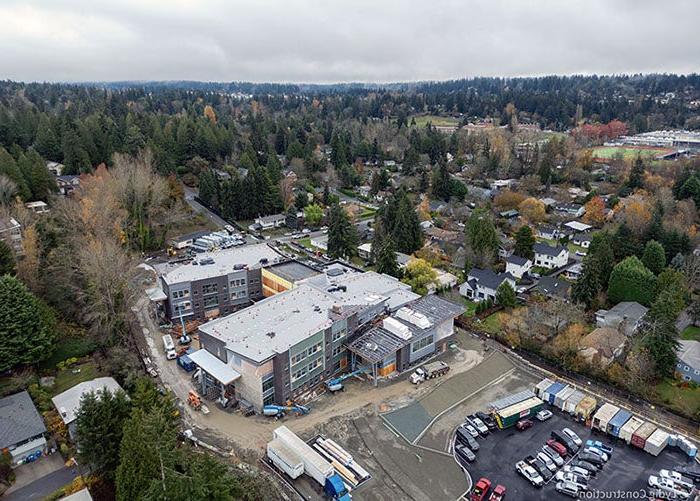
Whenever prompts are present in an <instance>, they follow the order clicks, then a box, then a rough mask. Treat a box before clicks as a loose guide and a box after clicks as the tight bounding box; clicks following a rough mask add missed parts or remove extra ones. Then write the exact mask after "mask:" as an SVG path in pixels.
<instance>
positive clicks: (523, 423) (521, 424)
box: [515, 419, 534, 431]
mask: <svg viewBox="0 0 700 501" xmlns="http://www.w3.org/2000/svg"><path fill="white" fill-rule="evenodd" d="M533 424H534V423H533V422H532V419H521V420H520V421H518V422H517V423H515V429H516V430H518V431H525V430H527V429H528V428H532V425H533Z"/></svg>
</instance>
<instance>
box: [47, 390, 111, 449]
mask: <svg viewBox="0 0 700 501" xmlns="http://www.w3.org/2000/svg"><path fill="white" fill-rule="evenodd" d="M121 389H122V387H121V386H119V383H117V382H116V381H115V380H114V378H111V377H98V378H95V379H92V380H90V381H84V382H82V383H78V384H76V385H75V386H73V387H72V388H69V389H67V390H66V391H64V392H63V393H59V394H58V395H56V396H55V397H53V398H52V399H51V401H52V402H53V405H54V407H56V410H57V411H58V414H59V415H60V416H61V419H62V420H63V423H64V424H65V425H66V426H67V427H68V434H69V435H70V437H71V438H72V439H74V440H75V436H76V430H77V423H76V418H77V417H78V411H79V410H80V401H81V400H82V398H83V396H84V395H87V394H88V393H96V394H97V393H99V392H100V391H102V390H107V391H109V392H111V393H115V392H117V391H119V390H121Z"/></svg>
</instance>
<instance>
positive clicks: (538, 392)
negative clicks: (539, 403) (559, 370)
mask: <svg viewBox="0 0 700 501" xmlns="http://www.w3.org/2000/svg"><path fill="white" fill-rule="evenodd" d="M553 384H554V381H552V380H551V379H548V378H546V379H543V380H542V381H540V382H539V383H537V384H536V385H535V396H537V397H540V398H543V397H542V395H543V394H544V392H545V390H546V389H547V388H549V387H550V386H552V385H553Z"/></svg>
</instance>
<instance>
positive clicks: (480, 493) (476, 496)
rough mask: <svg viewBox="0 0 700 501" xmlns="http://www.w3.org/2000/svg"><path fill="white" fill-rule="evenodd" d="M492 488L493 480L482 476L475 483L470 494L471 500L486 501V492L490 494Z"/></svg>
mask: <svg viewBox="0 0 700 501" xmlns="http://www.w3.org/2000/svg"><path fill="white" fill-rule="evenodd" d="M490 488H491V481H490V480H489V479H488V478H486V477H481V478H480V479H479V481H478V482H477V483H476V485H474V489H472V493H471V495H470V496H469V500H470V501H484V499H486V494H488V492H489V489H490Z"/></svg>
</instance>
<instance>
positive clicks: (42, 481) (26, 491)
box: [3, 468, 78, 501]
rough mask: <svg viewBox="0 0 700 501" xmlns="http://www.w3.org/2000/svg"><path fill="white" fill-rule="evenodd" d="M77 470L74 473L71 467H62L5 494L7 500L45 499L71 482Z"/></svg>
mask: <svg viewBox="0 0 700 501" xmlns="http://www.w3.org/2000/svg"><path fill="white" fill-rule="evenodd" d="M77 475H78V474H77V471H76V472H75V473H73V469H71V468H61V469H60V470H56V471H54V472H53V473H49V474H48V475H46V476H44V477H41V478H39V479H37V480H35V481H34V482H32V483H31V484H29V485H27V486H26V487H22V488H21V489H18V490H16V491H13V492H11V493H9V494H6V495H5V496H3V499H4V500H5V501H32V500H35V499H36V500H38V499H44V498H45V497H46V496H48V495H49V494H51V493H52V492H54V491H56V490H58V489H60V488H61V487H63V486H64V485H66V484H68V483H69V482H71V481H72V480H73V479H74V478H75V477H76V476H77Z"/></svg>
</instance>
